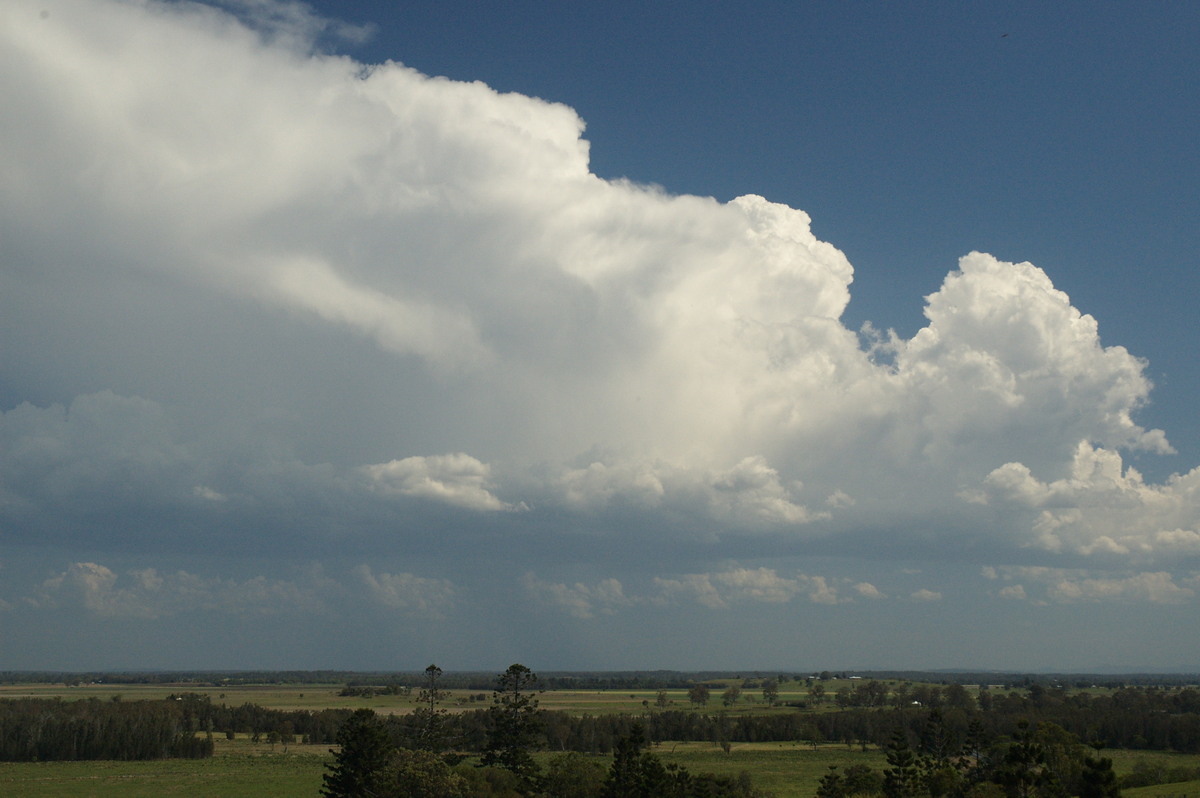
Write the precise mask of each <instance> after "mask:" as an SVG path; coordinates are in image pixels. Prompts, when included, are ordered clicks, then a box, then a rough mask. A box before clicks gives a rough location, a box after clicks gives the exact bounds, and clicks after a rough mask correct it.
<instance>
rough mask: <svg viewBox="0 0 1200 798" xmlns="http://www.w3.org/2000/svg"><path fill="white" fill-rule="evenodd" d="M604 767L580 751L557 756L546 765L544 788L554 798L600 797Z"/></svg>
mask: <svg viewBox="0 0 1200 798" xmlns="http://www.w3.org/2000/svg"><path fill="white" fill-rule="evenodd" d="M603 785H604V767H603V766H602V765H601V764H599V763H598V762H594V761H593V760H592V759H590V758H589V757H587V756H585V755H584V754H581V753H579V752H578V751H571V752H570V753H566V754H562V755H560V756H556V757H554V758H553V759H551V760H550V764H549V765H547V767H546V777H545V778H544V779H543V780H542V790H543V792H544V793H545V794H546V795H547V796H553V798H600V796H601V791H602V789H603Z"/></svg>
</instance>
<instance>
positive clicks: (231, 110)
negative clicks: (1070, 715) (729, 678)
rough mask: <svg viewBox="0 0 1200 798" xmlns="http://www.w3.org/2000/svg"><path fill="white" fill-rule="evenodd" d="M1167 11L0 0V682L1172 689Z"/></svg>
mask: <svg viewBox="0 0 1200 798" xmlns="http://www.w3.org/2000/svg"><path fill="white" fill-rule="evenodd" d="M1197 32H1200V6H1198V5H1196V4H1190V3H1140V2H1138V3H1132V2H1131V3H1123V2H1111V3H1070V2H1068V3H1059V4H1053V5H1052V6H1050V5H1047V4H1043V3H1022V2H1017V3H1009V4H1003V7H999V6H992V5H985V4H965V3H964V4H943V3H905V4H892V3H887V4H885V3H872V2H866V3H854V4H848V3H805V4H799V3H759V4H752V5H751V6H749V7H747V6H744V5H742V6H735V5H732V4H727V3H709V2H698V3H690V2H689V3H676V2H664V3H655V4H641V3H638V4H635V3H623V2H622V3H606V4H583V3H578V4H576V3H554V4H545V3H526V2H513V3H503V4H500V3H497V4H482V5H481V4H476V3H462V2H454V1H453V0H451V2H437V3H426V2H411V3H391V2H353V1H349V2H320V3H313V4H300V3H291V2H278V0H228V1H227V2H222V3H213V4H201V3H191V2H178V1H171V2H161V1H159V0H39V1H38V2H28V1H27V0H0V96H3V97H4V98H5V107H6V109H7V112H6V113H4V114H2V115H0V669H25V670H33V669H37V670H42V669H47V670H85V669H251V668H253V669H318V668H320V669H324V668H331V669H390V670H406V669H420V668H424V667H425V666H426V665H428V664H429V663H430V662H434V663H437V664H438V665H439V666H441V667H442V668H444V669H446V670H448V671H454V670H486V669H495V670H502V669H503V668H504V667H506V666H507V665H508V664H509V663H512V662H521V663H524V664H526V665H528V666H530V667H531V668H533V669H534V670H535V671H536V670H542V671H551V670H583V669H588V670H625V669H658V668H665V669H676V670H701V669H727V670H737V669H743V670H782V671H805V670H812V669H883V668H889V669H901V668H903V669H926V668H964V669H965V668H971V669H996V670H1018V671H1031V670H1032V671H1054V670H1058V671H1097V670H1139V671H1140V670H1159V671H1193V672H1194V671H1200V654H1198V653H1197V651H1196V649H1195V646H1194V641H1195V640H1196V639H1197V638H1198V637H1200V611H1198V610H1200V469H1198V468H1197V467H1198V466H1200V420H1198V419H1197V417H1196V413H1195V408H1194V397H1195V395H1196V393H1197V390H1198V389H1200V364H1197V362H1196V359H1195V356H1194V352H1195V345H1194V339H1195V314H1194V308H1193V305H1194V302H1195V297H1196V296H1200V272H1198V270H1197V269H1196V266H1197V263H1196V258H1197V255H1196V253H1197V252H1200V226H1197V225H1196V223H1195V220H1196V218H1197V217H1198V216H1200V192H1198V191H1197V189H1196V187H1197V185H1198V183H1200V155H1198V153H1197V147H1196V136H1195V131H1196V130H1197V129H1200V102H1198V100H1200V98H1198V97H1197V96H1196V95H1197V88H1196V87H1197V86H1200V54H1198V53H1197V49H1196V48H1195V46H1194V41H1195V36H1196V34H1197Z"/></svg>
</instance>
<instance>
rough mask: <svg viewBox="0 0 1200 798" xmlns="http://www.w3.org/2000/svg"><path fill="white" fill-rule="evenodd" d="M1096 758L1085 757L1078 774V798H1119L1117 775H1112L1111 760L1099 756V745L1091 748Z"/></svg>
mask: <svg viewBox="0 0 1200 798" xmlns="http://www.w3.org/2000/svg"><path fill="white" fill-rule="evenodd" d="M1093 747H1094V748H1095V749H1096V756H1094V757H1091V756H1089V757H1085V758H1084V760H1083V772H1082V773H1081V774H1080V787H1079V798H1121V788H1120V787H1118V786H1117V774H1116V773H1113V769H1112V764H1113V763H1112V760H1111V759H1109V758H1108V757H1102V756H1100V744H1099V743H1097V744H1096V745H1095V746H1093Z"/></svg>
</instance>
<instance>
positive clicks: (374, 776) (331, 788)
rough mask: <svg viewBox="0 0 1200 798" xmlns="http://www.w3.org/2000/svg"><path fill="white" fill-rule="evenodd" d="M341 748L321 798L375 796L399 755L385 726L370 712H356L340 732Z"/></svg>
mask: <svg viewBox="0 0 1200 798" xmlns="http://www.w3.org/2000/svg"><path fill="white" fill-rule="evenodd" d="M337 744H338V745H339V746H340V748H339V749H338V750H337V751H336V752H335V753H334V758H333V762H332V763H331V764H328V765H326V766H325V767H326V768H327V769H328V770H329V771H330V772H329V773H326V774H325V775H324V776H323V777H322V781H323V783H324V786H323V787H322V788H321V795H323V796H325V798H361V796H364V795H371V794H372V793H373V792H374V787H375V785H376V782H377V781H378V779H379V778H380V775H381V774H382V772H383V770H384V768H385V767H386V766H387V764H388V762H389V760H390V758H391V756H392V754H393V753H394V752H395V746H394V745H392V741H391V740H390V739H389V738H388V733H387V729H385V728H384V726H383V722H382V721H380V720H379V718H377V717H376V716H375V713H374V711H372V710H370V709H358V710H355V712H354V714H353V715H351V716H350V717H349V718H347V719H346V722H345V723H343V724H342V726H341V728H339V729H338V733H337Z"/></svg>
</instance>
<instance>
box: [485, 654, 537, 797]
mask: <svg viewBox="0 0 1200 798" xmlns="http://www.w3.org/2000/svg"><path fill="white" fill-rule="evenodd" d="M536 686H537V674H535V673H534V672H533V671H531V670H529V668H527V667H525V666H524V665H521V664H517V663H514V664H513V665H510V666H509V667H508V670H506V671H505V672H504V673H502V674H500V675H499V676H498V677H497V683H496V690H495V691H494V692H493V693H492V706H491V707H490V708H489V710H488V717H489V721H490V728H489V729H488V743H487V749H486V750H485V751H484V752H483V757H482V758H481V761H482V763H483V764H484V765H485V766H495V767H501V768H504V769H505V770H508V771H510V772H512V773H515V774H516V775H517V776H519V777H520V778H521V780H522V782H524V783H525V784H526V785H527V786H528V785H532V784H533V783H535V782H536V781H537V777H538V773H539V768H538V764H537V762H535V761H534V760H533V757H532V756H531V755H530V753H529V752H530V749H532V748H533V747H534V746H535V745H536V744H537V742H538V733H539V732H540V731H541V721H540V719H539V718H538V714H537V711H538V709H537V707H538V699H537V696H536V693H535V692H534V690H535V688H536Z"/></svg>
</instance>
